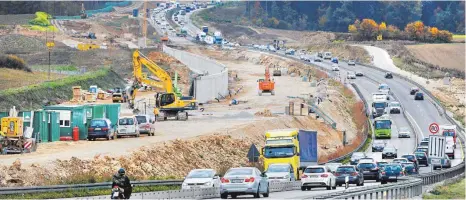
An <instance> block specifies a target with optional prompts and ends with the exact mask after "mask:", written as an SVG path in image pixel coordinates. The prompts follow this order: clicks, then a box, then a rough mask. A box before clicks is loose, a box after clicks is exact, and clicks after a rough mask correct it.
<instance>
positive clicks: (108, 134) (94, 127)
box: [87, 118, 115, 140]
mask: <svg viewBox="0 0 466 200" xmlns="http://www.w3.org/2000/svg"><path fill="white" fill-rule="evenodd" d="M97 138H105V139H107V140H110V139H112V140H113V139H114V138H115V131H114V126H113V125H112V122H111V121H110V120H109V119H106V118H100V119H93V120H91V122H90V124H89V128H88V129H87V139H88V140H95V139H97Z"/></svg>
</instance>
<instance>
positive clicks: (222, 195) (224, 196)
mask: <svg viewBox="0 0 466 200" xmlns="http://www.w3.org/2000/svg"><path fill="white" fill-rule="evenodd" d="M220 198H222V199H226V198H228V193H223V194H220Z"/></svg>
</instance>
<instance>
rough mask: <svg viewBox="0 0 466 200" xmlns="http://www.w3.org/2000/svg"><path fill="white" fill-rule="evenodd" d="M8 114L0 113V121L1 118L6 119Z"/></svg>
mask: <svg viewBox="0 0 466 200" xmlns="http://www.w3.org/2000/svg"><path fill="white" fill-rule="evenodd" d="M8 115H9V113H8V112H0V120H1V119H2V118H3V117H8Z"/></svg>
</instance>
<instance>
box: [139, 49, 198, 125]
mask: <svg viewBox="0 0 466 200" xmlns="http://www.w3.org/2000/svg"><path fill="white" fill-rule="evenodd" d="M143 66H145V67H146V68H147V69H148V70H149V71H150V72H151V73H152V74H153V75H154V76H156V77H157V78H158V79H159V80H160V81H154V80H150V79H148V78H147V76H145V75H144V74H143V72H142V67H143ZM133 70H134V71H133V75H134V82H133V85H132V90H133V92H132V94H131V101H130V107H131V108H134V100H135V99H136V94H137V89H138V88H140V87H141V85H142V84H143V83H144V84H147V85H150V86H152V87H157V88H162V89H164V90H165V92H159V93H157V94H156V95H155V108H154V115H155V117H156V120H167V118H169V117H174V118H175V119H176V120H188V113H187V112H186V111H187V110H196V109H197V101H196V100H195V99H194V98H193V97H183V96H182V95H181V92H180V91H179V88H177V86H176V84H173V81H172V78H171V77H170V75H169V74H168V73H167V72H166V71H165V70H163V69H162V68H161V67H159V66H158V65H157V64H155V62H153V61H151V60H150V59H148V58H147V57H146V56H144V55H143V54H142V53H140V52H139V51H138V50H136V51H134V53H133ZM175 81H176V79H175Z"/></svg>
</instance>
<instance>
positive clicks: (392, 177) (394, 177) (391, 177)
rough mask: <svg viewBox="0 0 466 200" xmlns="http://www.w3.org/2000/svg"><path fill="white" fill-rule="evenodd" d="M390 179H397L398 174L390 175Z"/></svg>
mask: <svg viewBox="0 0 466 200" xmlns="http://www.w3.org/2000/svg"><path fill="white" fill-rule="evenodd" d="M388 178H389V179H396V176H390V177H388Z"/></svg>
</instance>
